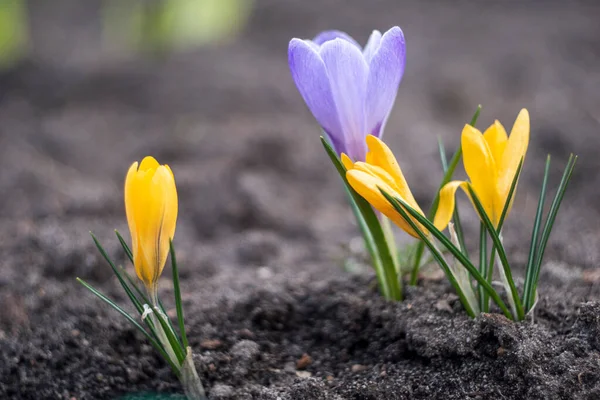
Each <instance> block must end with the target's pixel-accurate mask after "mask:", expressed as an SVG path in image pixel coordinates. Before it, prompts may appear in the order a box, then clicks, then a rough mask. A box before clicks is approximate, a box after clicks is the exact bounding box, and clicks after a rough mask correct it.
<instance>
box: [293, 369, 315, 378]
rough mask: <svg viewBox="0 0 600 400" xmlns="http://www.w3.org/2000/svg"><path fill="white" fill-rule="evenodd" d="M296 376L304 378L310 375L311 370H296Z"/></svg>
mask: <svg viewBox="0 0 600 400" xmlns="http://www.w3.org/2000/svg"><path fill="white" fill-rule="evenodd" d="M296 376H297V377H298V378H302V379H306V378H310V377H311V376H312V372H309V371H296Z"/></svg>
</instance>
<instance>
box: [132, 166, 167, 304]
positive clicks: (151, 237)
mask: <svg viewBox="0 0 600 400" xmlns="http://www.w3.org/2000/svg"><path fill="white" fill-rule="evenodd" d="M177 208H178V205H177V189H176V187H175V178H174V177H173V172H172V171H171V169H170V168H169V166H168V165H159V164H158V162H157V161H156V160H155V159H154V158H153V157H146V158H144V159H143V160H142V162H141V163H140V164H139V165H138V163H137V162H134V163H133V164H132V165H131V167H130V168H129V171H128V172H127V177H126V178H125V212H126V213H127V223H128V225H129V231H130V233H131V241H132V251H133V263H134V266H135V271H136V273H137V275H138V277H139V278H140V280H142V282H144V284H145V285H146V287H147V288H148V292H149V293H150V295H151V296H152V297H154V296H155V295H156V284H157V281H158V278H159V277H160V274H161V273H162V270H163V268H164V266H165V263H166V261H167V256H168V254H169V246H170V244H169V242H170V241H171V240H172V239H173V236H174V235H175V225H176V222H177Z"/></svg>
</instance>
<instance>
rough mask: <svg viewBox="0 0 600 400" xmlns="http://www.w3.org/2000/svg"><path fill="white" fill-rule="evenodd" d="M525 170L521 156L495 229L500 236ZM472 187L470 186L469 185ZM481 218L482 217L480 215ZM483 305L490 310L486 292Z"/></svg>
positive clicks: (491, 265) (492, 256)
mask: <svg viewBox="0 0 600 400" xmlns="http://www.w3.org/2000/svg"><path fill="white" fill-rule="evenodd" d="M522 170H523V158H522V157H521V161H519V165H518V166H517V170H516V171H515V176H514V177H513V180H512V182H511V184H510V189H509V191H508V195H507V196H506V202H504V208H503V209H502V214H500V219H499V221H498V226H497V227H496V229H495V231H496V232H497V233H498V236H499V235H500V233H501V232H502V226H503V225H504V220H505V219H506V214H508V209H509V208H510V205H511V204H512V199H513V196H514V195H515V191H516V190H517V184H518V182H519V177H520V176H521V171H522ZM469 187H470V186H469ZM480 218H481V217H480ZM496 252H497V249H496V245H495V244H494V243H492V251H491V254H490V260H489V264H488V268H487V270H486V279H487V281H488V282H489V283H492V278H493V276H494V265H495V263H496ZM483 297H484V299H483V305H484V308H482V311H484V312H488V311H489V297H487V294H485V293H484V295H483Z"/></svg>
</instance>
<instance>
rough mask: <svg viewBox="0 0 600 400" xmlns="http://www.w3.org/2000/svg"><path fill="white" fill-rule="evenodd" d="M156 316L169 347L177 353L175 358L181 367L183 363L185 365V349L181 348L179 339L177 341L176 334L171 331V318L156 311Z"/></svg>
mask: <svg viewBox="0 0 600 400" xmlns="http://www.w3.org/2000/svg"><path fill="white" fill-rule="evenodd" d="M154 316H155V317H156V319H157V320H158V323H159V324H160V326H161V327H162V329H163V332H164V333H165V335H166V337H167V340H168V342H169V346H170V347H171V349H173V352H174V353H175V356H176V357H177V360H178V361H179V364H180V365H181V363H183V360H185V349H182V348H181V344H180V343H179V339H177V336H175V333H174V332H173V330H171V328H170V326H169V323H168V322H167V320H168V319H169V317H167V315H166V314H163V313H161V312H156V310H154Z"/></svg>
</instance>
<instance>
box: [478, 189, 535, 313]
mask: <svg viewBox="0 0 600 400" xmlns="http://www.w3.org/2000/svg"><path fill="white" fill-rule="evenodd" d="M467 189H468V190H469V194H470V195H471V198H472V199H473V204H474V205H475V208H476V209H477V212H478V213H479V216H480V218H481V219H482V221H483V223H484V224H485V227H486V228H487V230H488V234H489V235H490V237H491V238H492V242H493V243H494V247H495V248H496V251H497V252H498V257H499V258H500V263H501V264H502V268H503V270H504V274H505V276H506V279H507V281H508V285H509V287H510V293H507V295H509V296H511V297H512V299H513V301H514V304H515V307H516V313H517V315H515V318H516V319H518V320H522V319H523V318H524V317H525V313H524V312H523V304H522V303H521V298H520V297H519V293H518V292H517V288H516V286H515V281H514V279H513V277H512V272H511V270H510V264H509V263H508V259H507V257H506V252H505V250H504V246H503V245H502V240H501V239H500V235H499V234H498V231H497V230H496V228H495V227H494V225H493V224H492V221H490V219H489V217H488V216H487V214H486V212H485V209H484V208H483V205H482V204H481V201H479V198H478V197H477V194H476V193H475V191H474V190H473V188H472V187H471V185H467ZM509 201H510V199H509V200H508V201H507V203H508V202H509ZM505 210H506V207H505Z"/></svg>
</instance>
